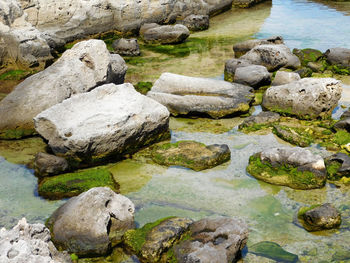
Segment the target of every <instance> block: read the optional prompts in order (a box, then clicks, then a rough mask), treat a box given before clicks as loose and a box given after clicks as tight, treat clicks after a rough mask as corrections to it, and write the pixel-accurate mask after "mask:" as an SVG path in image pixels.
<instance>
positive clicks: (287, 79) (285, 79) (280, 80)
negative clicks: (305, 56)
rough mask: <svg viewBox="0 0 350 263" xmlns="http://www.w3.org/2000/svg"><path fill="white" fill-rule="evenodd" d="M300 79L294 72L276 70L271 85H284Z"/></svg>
mask: <svg viewBox="0 0 350 263" xmlns="http://www.w3.org/2000/svg"><path fill="white" fill-rule="evenodd" d="M298 80H300V75H299V74H298V73H295V72H286V71H280V70H279V71H277V72H276V76H275V78H274V80H273V81H272V86H280V85H285V84H288V83H291V82H294V81H298Z"/></svg>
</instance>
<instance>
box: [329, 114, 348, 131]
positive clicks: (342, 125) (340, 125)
mask: <svg viewBox="0 0 350 263" xmlns="http://www.w3.org/2000/svg"><path fill="white" fill-rule="evenodd" d="M333 127H334V128H335V129H336V130H345V131H347V132H350V117H349V118H346V119H342V120H340V121H338V122H337V123H336V124H334V126H333Z"/></svg>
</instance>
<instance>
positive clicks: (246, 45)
mask: <svg viewBox="0 0 350 263" xmlns="http://www.w3.org/2000/svg"><path fill="white" fill-rule="evenodd" d="M271 44H276V45H279V44H284V42H283V38H282V37H281V36H276V37H270V38H266V39H251V40H246V41H243V42H239V43H237V44H235V45H234V46H233V51H234V52H235V55H236V57H240V56H241V55H244V54H245V53H247V52H248V51H249V50H251V49H253V48H254V47H256V46H259V45H271Z"/></svg>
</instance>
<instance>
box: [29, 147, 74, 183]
mask: <svg viewBox="0 0 350 263" xmlns="http://www.w3.org/2000/svg"><path fill="white" fill-rule="evenodd" d="M34 167H35V174H36V175H37V176H39V177H45V176H51V175H57V174H61V173H64V172H67V171H68V169H69V165H68V162H67V160H66V159H64V158H62V157H58V156H55V155H52V154H47V153H42V152H41V153H38V154H37V155H36V156H35V161H34Z"/></svg>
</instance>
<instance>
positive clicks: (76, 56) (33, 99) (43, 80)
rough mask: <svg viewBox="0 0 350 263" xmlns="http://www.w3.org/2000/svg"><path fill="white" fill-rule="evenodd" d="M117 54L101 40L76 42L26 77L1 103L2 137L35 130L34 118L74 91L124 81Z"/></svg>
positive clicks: (122, 63) (0, 130) (123, 69)
mask: <svg viewBox="0 0 350 263" xmlns="http://www.w3.org/2000/svg"><path fill="white" fill-rule="evenodd" d="M117 57H119V56H118V55H110V54H109V51H108V50H107V47H106V44H105V43H104V42H103V41H101V40H88V41H82V42H79V43H77V44H76V45H75V46H74V47H73V48H72V49H70V50H67V51H66V52H65V53H64V54H63V55H62V57H61V58H59V59H58V60H57V61H56V62H55V63H54V64H53V65H51V66H50V67H48V68H47V69H45V70H44V71H42V72H39V73H37V74H35V75H32V76H30V77H29V78H27V79H25V80H24V81H23V82H22V83H20V84H19V85H18V86H17V87H16V88H15V89H14V90H13V91H12V92H11V93H10V94H9V95H7V96H6V97H5V98H4V99H3V100H2V101H1V102H0V115H1V118H0V138H5V139H13V138H16V139H17V138H20V137H22V136H26V135H30V134H32V133H34V132H35V130H34V122H33V118H34V117H35V116H36V115H37V114H39V113H40V112H42V111H44V110H46V109H48V108H50V107H51V106H53V105H55V104H57V103H60V102H62V101H63V100H65V99H68V98H70V97H71V96H72V95H73V94H78V93H85V92H88V91H90V90H92V89H94V88H95V87H96V86H98V85H101V84H103V83H107V82H111V81H113V82H114V83H116V84H119V83H123V82H124V75H125V73H126V70H127V67H126V65H125V61H124V60H123V59H122V58H120V59H118V58H117ZM116 64H118V66H116ZM116 76H119V78H116Z"/></svg>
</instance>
